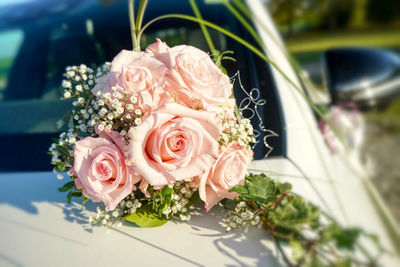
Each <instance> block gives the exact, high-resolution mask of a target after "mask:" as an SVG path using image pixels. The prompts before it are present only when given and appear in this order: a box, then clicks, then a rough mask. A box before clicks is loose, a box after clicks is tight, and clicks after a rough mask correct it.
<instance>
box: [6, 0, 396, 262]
mask: <svg viewBox="0 0 400 267" xmlns="http://www.w3.org/2000/svg"><path fill="white" fill-rule="evenodd" d="M137 2H138V1H137ZM247 5H248V7H249V8H250V10H251V11H252V12H253V13H254V14H255V16H256V18H258V19H257V20H254V21H253V24H254V26H255V28H256V29H257V31H258V33H259V35H260V38H261V40H262V41H263V43H264V45H265V52H266V55H267V56H268V57H269V58H271V59H272V60H273V61H274V62H275V63H276V64H277V65H278V66H279V67H280V68H281V69H282V70H283V71H284V72H285V74H286V75H287V77H288V78H289V79H290V80H292V81H293V82H294V84H295V85H297V86H298V87H299V88H301V90H304V91H302V92H305V94H307V93H306V92H307V90H308V89H307V88H306V87H304V86H303V83H302V80H301V79H300V77H299V75H298V74H297V73H296V72H295V71H294V69H293V67H292V66H291V64H290V61H289V59H288V57H287V52H286V51H285V49H284V44H283V42H282V40H281V39H280V37H279V34H278V32H277V29H276V27H275V25H274V23H273V21H272V19H271V17H270V15H269V14H268V12H267V10H266V9H265V6H264V5H263V2H262V1H258V0H253V1H247ZM127 7H128V5H127V1H117V0H114V1H113V0H109V1H107V0H102V1H100V0H99V1H97V0H87V1H79V0H67V1H39V0H33V1H22V2H15V3H11V2H10V3H8V4H4V5H3V6H2V7H1V11H0V45H1V46H2V49H0V50H1V51H3V52H0V75H1V76H0V95H1V100H0V121H1V124H0V138H1V139H0V140H1V151H0V214H1V215H0V224H1V227H0V236H1V241H0V265H1V266H12V265H28V266H72V265H76V266H83V265H86V266H91V265H96V266H109V265H118V266H130V265H134V264H137V265H140V266H154V265H155V264H162V265H166V266H168V265H172V264H174V265H178V266H180V265H181V266H187V265H194V266H220V265H229V266H238V265H241V266H243V265H244V266H281V265H282V264H283V261H282V259H281V258H279V256H278V257H277V255H278V251H277V248H276V247H275V246H274V245H273V242H272V241H271V239H270V238H269V237H268V235H267V234H266V233H265V232H263V230H261V229H253V230H251V231H250V232H249V233H247V234H246V235H243V234H241V233H236V232H229V233H227V232H225V229H224V228H223V227H221V226H220V225H219V223H218V222H219V221H220V220H221V219H222V218H223V216H224V215H223V212H222V211H221V209H219V208H218V207H216V208H213V209H212V210H211V211H210V212H209V213H206V214H200V215H198V216H193V218H192V220H191V221H190V222H189V223H174V222H169V223H167V224H166V225H164V226H162V227H158V228H137V227H132V225H123V226H121V227H111V228H107V227H90V226H89V225H88V216H89V215H93V214H94V205H93V204H91V203H87V205H86V208H85V210H82V208H81V205H80V203H77V202H73V203H72V204H70V205H68V204H65V203H64V200H65V196H64V195H63V194H61V193H59V192H57V188H58V187H60V186H61V185H62V184H64V183H65V181H64V180H57V179H56V175H55V174H54V173H52V171H51V166H50V164H49V161H50V158H49V157H48V156H47V155H46V154H45V153H46V151H47V150H48V147H49V146H50V144H51V142H52V141H51V138H56V137H57V136H58V135H59V133H60V131H62V129H63V128H62V127H67V126H66V125H64V126H62V125H61V124H60V123H58V124H57V122H59V120H60V119H61V118H62V117H63V116H64V115H65V114H66V113H67V112H68V110H69V108H70V105H71V102H69V101H61V100H59V98H60V97H61V96H62V94H63V91H62V88H61V87H60V83H61V80H62V79H63V76H62V74H63V72H64V69H65V67H66V66H70V65H79V64H81V63H84V64H86V65H88V66H92V67H96V66H98V65H100V64H102V63H103V62H104V61H110V60H112V58H113V57H114V56H115V55H116V54H117V53H118V52H119V51H120V50H121V49H132V45H131V43H130V40H131V39H130V31H129V19H128V10H127ZM199 8H200V10H201V12H202V14H203V17H204V18H205V19H207V20H210V21H212V22H214V23H216V24H218V25H221V26H222V27H224V28H226V29H229V30H231V31H232V32H234V33H236V34H238V35H240V36H242V37H243V38H245V39H247V40H250V36H249V35H248V34H247V33H246V31H245V30H244V29H243V27H241V26H240V24H239V23H238V22H237V20H236V19H235V18H234V17H233V16H232V14H231V13H230V12H228V10H227V9H226V8H225V7H224V6H223V5H221V3H218V1H206V2H204V3H203V2H202V3H199ZM177 11H179V13H186V14H191V13H192V11H191V9H190V5H189V3H187V2H184V1H177V0H175V1H161V0H152V1H149V5H148V7H147V13H146V15H145V18H144V20H145V21H149V20H150V19H151V18H154V17H156V16H158V15H162V14H167V13H176V12H177ZM210 33H211V37H212V38H213V39H214V41H215V44H216V46H217V49H219V50H220V51H225V50H233V51H235V58H236V59H237V61H236V62H233V61H227V62H225V63H224V66H225V67H226V69H227V71H228V73H229V75H230V76H232V77H236V78H237V77H238V75H240V80H241V83H242V85H243V87H244V88H246V90H247V92H250V90H251V89H252V88H258V90H257V91H253V92H254V93H255V92H258V93H259V95H260V98H262V99H265V100H266V104H265V105H263V106H261V107H259V110H258V111H259V114H260V117H259V118H258V116H253V118H252V123H253V125H254V128H255V129H258V131H259V132H260V136H259V141H260V143H259V144H258V145H257V146H256V147H255V149H254V158H255V159H254V161H253V162H252V163H251V164H250V166H249V171H252V172H265V173H266V174H268V175H270V176H271V177H274V178H276V179H277V180H280V181H289V182H290V183H292V184H293V187H294V191H295V192H296V193H299V194H301V195H302V196H304V197H306V198H307V199H308V200H310V201H312V202H314V203H316V204H318V205H319V206H321V208H322V209H323V210H325V212H326V213H327V214H330V215H332V216H333V217H335V218H337V220H338V221H339V222H340V223H342V224H343V225H357V226H362V227H363V228H365V229H366V230H367V231H368V232H371V233H376V234H377V235H378V236H379V237H380V240H381V242H382V244H383V246H384V247H386V248H388V249H389V250H394V249H395V245H394V244H395V243H394V242H396V241H393V239H395V238H396V234H397V235H398V229H395V228H394V227H393V224H391V225H392V227H390V220H388V219H387V218H388V215H386V217H384V218H385V219H384V220H383V219H382V216H381V214H380V213H379V212H378V210H377V209H376V205H375V203H377V201H376V196H375V195H374V194H375V192H374V191H373V188H371V187H368V186H365V184H367V185H368V180H367V179H368V178H367V175H366V173H365V170H364V169H363V168H362V166H361V164H359V162H358V161H357V159H355V158H351V159H349V158H347V157H346V156H345V155H343V154H332V153H331V152H330V150H329V147H328V146H327V144H326V143H325V142H324V139H323V136H322V134H321V132H320V130H319V128H318V119H317V116H316V114H315V113H314V111H313V110H312V108H311V107H310V106H309V104H308V103H307V101H306V99H305V98H304V96H303V95H302V94H300V93H299V92H297V91H296V90H295V89H294V88H293V85H292V84H291V83H289V82H288V81H287V80H286V79H285V78H284V77H283V76H282V75H281V74H280V73H279V72H278V71H277V69H275V68H273V67H271V66H270V65H268V64H266V63H265V62H264V61H262V60H261V59H259V58H258V57H256V56H255V55H254V54H252V53H251V52H250V51H248V50H246V49H244V48H243V47H242V46H241V45H239V44H238V43H237V42H235V41H233V40H231V39H229V38H227V37H226V36H224V35H221V34H218V33H217V32H215V31H210ZM156 37H158V38H161V39H162V40H163V41H166V42H167V43H168V44H169V45H170V46H173V45H177V44H189V45H194V46H196V47H199V48H201V49H203V50H207V49H208V48H207V46H206V42H205V41H204V38H203V37H202V32H201V30H200V28H199V26H198V24H196V23H193V22H188V21H183V20H164V21H162V22H158V23H155V24H154V25H152V26H151V27H150V28H149V29H148V31H147V32H146V33H145V35H144V36H143V44H142V48H143V47H145V46H146V44H149V43H152V42H154V41H155V38H156ZM238 70H239V71H240V72H239V73H238V72H237V71H238ZM234 90H235V96H236V97H237V100H238V103H239V104H240V103H241V102H242V101H243V99H245V98H246V97H247V95H246V93H245V92H244V91H243V90H242V89H241V86H240V84H239V83H238V79H236V81H235V83H234ZM253 96H254V95H253ZM244 113H245V111H244ZM245 115H247V116H251V114H245ZM260 120H261V122H262V124H263V125H264V127H265V128H266V129H269V130H271V131H272V132H274V133H276V134H274V135H273V136H272V137H268V136H267V135H268V132H264V131H263V127H260V125H259V123H260ZM57 125H58V126H57ZM265 138H266V139H265ZM264 140H266V141H267V142H268V144H269V145H270V147H272V148H273V149H272V150H270V149H268V147H266V146H263V141H264ZM266 156H267V157H266ZM371 195H373V196H375V198H371ZM378 203H379V201H378ZM382 210H383V211H384V212H385V210H384V208H383V209H382V207H381V208H380V211H382ZM389 218H390V216H389ZM385 222H389V227H388V226H387V225H386V224H385ZM396 231H397V232H396ZM392 237H394V238H392ZM285 249H288V248H285ZM382 262H383V263H384V266H397V265H398V264H399V261H398V259H397V258H396V257H391V256H390V255H385V256H384V257H382Z"/></svg>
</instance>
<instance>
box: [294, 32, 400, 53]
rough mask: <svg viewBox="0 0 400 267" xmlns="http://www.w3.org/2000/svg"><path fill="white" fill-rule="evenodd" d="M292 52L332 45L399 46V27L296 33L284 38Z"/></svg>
mask: <svg viewBox="0 0 400 267" xmlns="http://www.w3.org/2000/svg"><path fill="white" fill-rule="evenodd" d="M286 45H287V48H288V50H289V51H290V52H292V53H296V54H297V53H304V52H314V53H315V52H322V51H324V50H327V49H330V48H334V47H349V46H369V47H384V48H393V47H400V29H392V30H385V31H343V32H334V33H331V32H324V33H315V32H313V33H304V34H298V35H296V36H294V37H292V38H288V39H287V40H286Z"/></svg>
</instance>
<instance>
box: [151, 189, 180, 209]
mask: <svg viewBox="0 0 400 267" xmlns="http://www.w3.org/2000/svg"><path fill="white" fill-rule="evenodd" d="M173 193H175V190H174V189H173V188H171V187H168V186H166V185H165V186H164V187H163V188H161V190H160V191H152V192H151V194H152V195H153V196H155V198H154V199H157V201H153V203H152V209H153V210H154V211H156V212H157V214H158V216H162V212H163V211H164V210H166V209H167V208H168V207H169V206H170V204H171V201H172V194H173Z"/></svg>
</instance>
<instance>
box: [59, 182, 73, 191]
mask: <svg viewBox="0 0 400 267" xmlns="http://www.w3.org/2000/svg"><path fill="white" fill-rule="evenodd" d="M74 186H75V182H74V181H70V182H68V183H66V184H65V185H63V186H61V187H60V188H58V192H67V191H68V190H70V189H71V188H73V187H74Z"/></svg>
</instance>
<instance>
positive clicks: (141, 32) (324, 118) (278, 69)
mask: <svg viewBox="0 0 400 267" xmlns="http://www.w3.org/2000/svg"><path fill="white" fill-rule="evenodd" d="M168 18H177V19H186V20H190V21H194V22H197V23H203V24H204V25H206V26H208V27H210V28H213V29H214V30H217V31H219V32H221V33H223V34H225V35H226V36H228V37H230V38H232V39H233V40H235V41H237V42H238V43H240V44H242V45H243V46H245V47H247V48H248V49H249V50H250V51H252V52H253V53H254V54H256V55H257V56H258V57H260V58H261V59H262V60H264V61H265V62H267V63H268V64H270V65H271V66H272V67H274V68H275V69H276V70H277V71H278V72H279V74H280V75H282V77H283V78H284V79H285V80H286V81H287V82H289V84H290V85H292V86H293V88H294V89H296V91H297V92H298V93H299V94H300V95H301V96H302V97H303V98H304V99H305V100H306V102H307V103H308V104H309V105H310V106H311V107H312V108H313V110H314V111H315V113H317V115H318V116H319V117H320V118H322V119H323V120H324V121H325V122H326V123H327V124H328V125H329V126H332V124H331V123H330V122H329V121H328V120H327V118H326V116H325V114H324V113H323V112H322V111H321V110H320V109H319V108H318V107H317V106H316V105H315V104H314V103H313V102H312V101H311V99H310V98H309V97H308V96H307V95H306V94H305V93H304V92H303V90H301V89H300V88H299V87H298V86H297V85H296V84H295V83H294V82H293V81H292V80H291V79H290V78H289V77H288V76H287V75H286V74H285V73H284V72H283V71H282V69H281V68H279V67H278V65H276V64H275V63H274V62H273V61H272V60H271V59H270V58H268V57H267V56H265V54H264V53H263V52H262V51H260V50H259V49H257V48H256V47H255V46H253V45H252V44H250V43H249V42H247V41H246V40H244V39H242V38H240V37H239V36H237V35H236V34H233V33H231V32H230V31H228V30H225V29H224V28H222V27H220V26H218V25H216V24H214V23H212V22H209V21H206V20H203V19H198V18H196V17H193V16H188V15H184V14H169V15H163V16H159V17H157V18H155V19H153V20H151V21H149V22H148V23H147V24H146V25H145V26H144V27H143V28H142V30H141V31H140V32H139V34H138V38H140V37H141V35H142V34H143V32H144V30H146V28H148V27H149V26H150V25H151V24H153V23H154V22H157V21H159V20H162V19H168ZM332 128H333V127H332ZM332 131H333V132H334V133H336V132H335V130H334V129H332ZM336 134H337V133H336ZM337 136H338V138H339V139H340V140H341V141H342V143H343V144H345V142H344V141H343V140H342V139H341V138H340V135H339V134H337Z"/></svg>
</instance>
